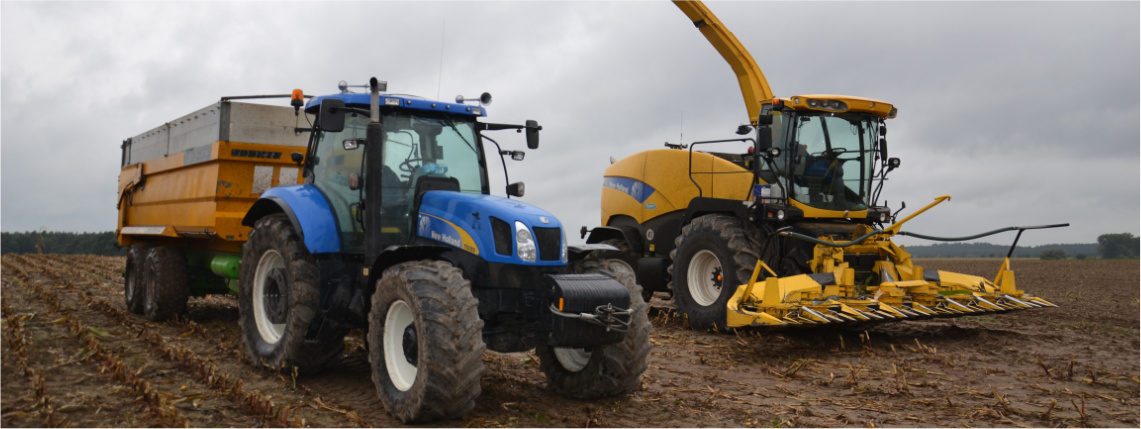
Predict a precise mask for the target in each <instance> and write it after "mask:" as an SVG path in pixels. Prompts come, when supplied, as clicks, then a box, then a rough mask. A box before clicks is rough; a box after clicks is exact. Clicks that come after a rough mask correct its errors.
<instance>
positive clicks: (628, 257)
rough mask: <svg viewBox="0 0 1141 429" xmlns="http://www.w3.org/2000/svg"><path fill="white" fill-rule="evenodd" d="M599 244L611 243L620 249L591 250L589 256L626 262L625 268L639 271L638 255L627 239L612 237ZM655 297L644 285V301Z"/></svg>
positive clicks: (596, 258) (634, 271) (635, 279)
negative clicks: (632, 249) (631, 248)
mask: <svg viewBox="0 0 1141 429" xmlns="http://www.w3.org/2000/svg"><path fill="white" fill-rule="evenodd" d="M599 244H607V245H611V246H614V247H616V248H618V250H617V251H614V250H597V251H594V252H591V253H590V255H587V258H591V259H594V260H602V259H613V260H614V262H613V263H621V264H625V265H626V267H625V268H628V269H629V271H630V272H631V273H635V274H637V272H638V255H636V254H634V252H633V251H631V250H630V245H629V244H628V243H626V240H620V239H616V238H612V239H609V240H605V241H603V242H601V243H599ZM625 268H623V270H625ZM634 281H637V276H636V275H635V278H634ZM639 286H641V284H640V283H639ZM653 297H654V291H652V290H649V289H646V288H644V287H643V288H642V300H643V301H646V302H647V303H649V302H650V298H653Z"/></svg>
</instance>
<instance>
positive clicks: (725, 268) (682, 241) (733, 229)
mask: <svg viewBox="0 0 1141 429" xmlns="http://www.w3.org/2000/svg"><path fill="white" fill-rule="evenodd" d="M674 244H675V248H674V250H673V251H672V252H670V259H672V260H673V264H672V265H670V268H669V273H670V277H671V278H672V280H670V289H672V290H673V295H674V303H675V305H677V308H678V311H679V312H681V314H682V316H683V317H685V318H686V319H687V320H688V321H689V325H690V326H691V327H692V328H693V329H696V330H702V331H704V330H708V329H718V328H720V329H725V324H726V317H727V315H726V313H727V310H726V304H727V303H728V302H729V298H730V297H732V296H733V294H734V293H736V291H737V286H740V285H741V284H743V283H745V282H748V281H749V277H750V276H751V275H752V273H753V268H754V267H755V266H756V264H757V259H758V255H760V251H759V247H760V246H759V245H758V243H757V242H756V241H755V240H754V239H753V238H752V237H750V235H749V231H748V229H747V227H746V226H745V225H744V224H743V223H742V222H741V220H740V219H737V218H735V217H732V216H726V215H705V216H701V217H698V218H697V219H694V220H693V222H690V223H689V224H688V225H686V226H685V227H684V228H682V230H681V235H678V237H677V239H675V240H674Z"/></svg>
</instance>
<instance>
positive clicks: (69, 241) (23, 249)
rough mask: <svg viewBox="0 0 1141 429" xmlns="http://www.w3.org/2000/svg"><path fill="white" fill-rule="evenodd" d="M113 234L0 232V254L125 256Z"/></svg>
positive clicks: (125, 252) (124, 250)
mask: <svg viewBox="0 0 1141 429" xmlns="http://www.w3.org/2000/svg"><path fill="white" fill-rule="evenodd" d="M118 244H119V243H118V241H117V240H116V239H115V232H114V231H107V232H47V231H29V232H0V253H58V254H64V255H125V254H127V248H125V247H124V248H119V245H118Z"/></svg>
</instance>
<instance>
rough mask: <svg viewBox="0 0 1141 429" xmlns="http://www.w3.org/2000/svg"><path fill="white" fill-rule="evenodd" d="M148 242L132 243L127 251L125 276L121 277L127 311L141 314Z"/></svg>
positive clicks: (144, 289)
mask: <svg viewBox="0 0 1141 429" xmlns="http://www.w3.org/2000/svg"><path fill="white" fill-rule="evenodd" d="M150 247H151V246H150V245H148V244H133V245H131V250H128V251H127V269H126V270H125V274H126V278H124V279H123V297H124V298H126V304H127V311H129V312H132V313H135V314H143V301H144V300H145V299H146V290H147V289H146V277H147V276H146V269H145V268H146V266H147V251H148V250H150Z"/></svg>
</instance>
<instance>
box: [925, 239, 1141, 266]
mask: <svg viewBox="0 0 1141 429" xmlns="http://www.w3.org/2000/svg"><path fill="white" fill-rule="evenodd" d="M907 251H908V252H909V253H911V255H912V256H915V257H917V258H1002V257H1005V256H1006V252H1008V251H1010V245H1001V244H990V243H938V244H933V245H929V246H907ZM1139 253H1141V237H1135V236H1133V234H1130V233H1127V232H1126V233H1120V234H1102V235H1100V236H1098V237H1097V243H1088V244H1045V245H1041V246H1018V248H1016V249H1014V254H1012V255H1011V256H1013V257H1015V258H1041V259H1043V260H1059V259H1069V258H1073V259H1087V258H1094V257H1100V258H1101V259H1137V258H1138V254H1139Z"/></svg>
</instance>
